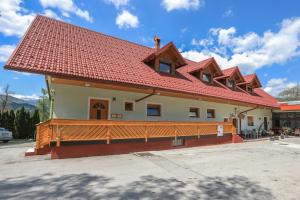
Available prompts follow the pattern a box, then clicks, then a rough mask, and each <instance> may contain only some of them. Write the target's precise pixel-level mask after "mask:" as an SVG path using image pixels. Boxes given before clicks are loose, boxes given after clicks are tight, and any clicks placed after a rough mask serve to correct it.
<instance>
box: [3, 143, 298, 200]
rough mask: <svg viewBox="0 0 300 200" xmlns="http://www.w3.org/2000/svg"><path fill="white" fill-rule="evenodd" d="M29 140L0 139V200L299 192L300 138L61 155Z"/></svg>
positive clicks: (264, 196) (262, 196) (208, 196)
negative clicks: (39, 149) (37, 149)
mask: <svg viewBox="0 0 300 200" xmlns="http://www.w3.org/2000/svg"><path fill="white" fill-rule="evenodd" d="M32 145H33V143H17V144H7V145H3V144H1V145H0V199H259V200H262V199H285V200H286V199H295V200H296V199H299V197H300V138H288V139H284V140H279V141H278V140H277V141H269V140H265V141H256V142H247V143H242V144H227V145H218V146H207V147H196V148H186V149H177V150H167V151H157V152H146V153H136V154H126V155H114V156H99V157H89V158H77V159H63V160H50V157H49V156H34V157H26V158H25V157H24V152H25V151H26V150H27V149H28V148H29V147H31V146H32Z"/></svg>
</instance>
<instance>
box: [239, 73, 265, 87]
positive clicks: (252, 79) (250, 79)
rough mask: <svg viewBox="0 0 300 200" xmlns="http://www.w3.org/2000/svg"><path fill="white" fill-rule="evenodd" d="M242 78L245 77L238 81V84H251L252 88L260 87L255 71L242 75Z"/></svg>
mask: <svg viewBox="0 0 300 200" xmlns="http://www.w3.org/2000/svg"><path fill="white" fill-rule="evenodd" d="M244 79H245V82H243V83H240V84H239V85H243V84H252V86H253V87H254V88H260V87H262V85H261V83H260V81H259V79H258V77H257V75H256V74H255V73H254V74H249V75H246V76H244Z"/></svg>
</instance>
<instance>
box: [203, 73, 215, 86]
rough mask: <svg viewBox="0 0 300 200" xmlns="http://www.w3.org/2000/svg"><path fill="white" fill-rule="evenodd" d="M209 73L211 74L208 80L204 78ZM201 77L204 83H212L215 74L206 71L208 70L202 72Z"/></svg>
mask: <svg viewBox="0 0 300 200" xmlns="http://www.w3.org/2000/svg"><path fill="white" fill-rule="evenodd" d="M207 75H209V77H210V78H209V81H206V80H204V76H207ZM201 79H202V81H203V82H204V83H207V84H212V81H213V75H212V74H211V73H206V72H203V73H202V74H201Z"/></svg>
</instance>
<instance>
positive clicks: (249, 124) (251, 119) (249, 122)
mask: <svg viewBox="0 0 300 200" xmlns="http://www.w3.org/2000/svg"><path fill="white" fill-rule="evenodd" d="M247 124H248V126H254V118H253V116H247Z"/></svg>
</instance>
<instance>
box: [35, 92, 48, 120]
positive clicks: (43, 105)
mask: <svg viewBox="0 0 300 200" xmlns="http://www.w3.org/2000/svg"><path fill="white" fill-rule="evenodd" d="M37 108H38V110H39V116H40V121H42V122H44V121H46V120H48V119H49V113H50V112H49V108H50V101H49V96H48V92H47V90H46V89H42V96H41V98H40V100H39V101H38V104H37Z"/></svg>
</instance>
